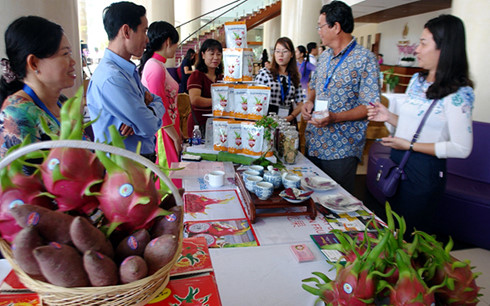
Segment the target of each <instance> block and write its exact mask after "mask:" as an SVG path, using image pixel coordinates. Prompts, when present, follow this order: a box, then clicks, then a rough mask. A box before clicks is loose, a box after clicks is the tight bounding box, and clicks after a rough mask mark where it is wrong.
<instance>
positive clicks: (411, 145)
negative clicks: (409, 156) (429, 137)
mask: <svg viewBox="0 0 490 306" xmlns="http://www.w3.org/2000/svg"><path fill="white" fill-rule="evenodd" d="M409 151H410V152H413V142H411V143H410V149H409Z"/></svg>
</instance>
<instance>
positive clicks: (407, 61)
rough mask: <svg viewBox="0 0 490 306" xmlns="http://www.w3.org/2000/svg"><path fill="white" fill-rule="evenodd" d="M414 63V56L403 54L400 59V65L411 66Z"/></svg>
mask: <svg viewBox="0 0 490 306" xmlns="http://www.w3.org/2000/svg"><path fill="white" fill-rule="evenodd" d="M414 63H415V57H411V56H405V57H402V58H401V59H400V66H405V67H411V66H413V64H414Z"/></svg>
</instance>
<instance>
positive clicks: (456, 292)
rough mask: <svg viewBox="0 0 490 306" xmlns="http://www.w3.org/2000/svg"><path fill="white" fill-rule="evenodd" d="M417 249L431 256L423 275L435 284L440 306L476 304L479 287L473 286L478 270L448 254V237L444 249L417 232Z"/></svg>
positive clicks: (467, 262)
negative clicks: (418, 247)
mask: <svg viewBox="0 0 490 306" xmlns="http://www.w3.org/2000/svg"><path fill="white" fill-rule="evenodd" d="M415 235H416V236H419V239H420V241H421V243H420V248H421V249H422V250H423V251H424V252H425V253H426V254H427V255H428V256H432V259H431V260H430V261H428V263H427V265H426V266H427V267H426V268H427V271H428V272H427V278H428V282H429V283H430V284H431V285H439V286H440V288H438V289H437V290H436V292H435V294H436V298H437V300H438V301H440V302H441V303H444V305H476V304H477V303H478V301H479V299H478V297H479V294H478V292H479V290H480V288H479V287H478V286H477V285H476V281H475V279H476V277H477V276H478V275H479V273H473V272H472V271H471V266H470V263H469V261H459V260H457V259H456V258H454V257H453V256H451V255H450V253H449V252H450V251H451V249H452V247H453V241H452V239H450V240H449V242H448V244H447V245H446V247H445V248H443V247H442V244H441V243H439V242H438V241H436V239H435V238H434V237H432V236H430V235H428V234H427V233H424V232H420V231H417V232H415Z"/></svg>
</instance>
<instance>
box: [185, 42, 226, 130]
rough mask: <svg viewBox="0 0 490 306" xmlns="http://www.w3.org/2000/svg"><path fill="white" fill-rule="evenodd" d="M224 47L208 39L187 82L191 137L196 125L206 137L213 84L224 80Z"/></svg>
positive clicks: (188, 126) (188, 128) (188, 125)
mask: <svg viewBox="0 0 490 306" xmlns="http://www.w3.org/2000/svg"><path fill="white" fill-rule="evenodd" d="M222 58H223V47H222V45H221V43H220V42H219V41H217V40H215V39H206V40H205V41H204V42H203V44H202V46H201V49H200V50H199V55H198V58H197V64H196V70H195V71H194V72H192V74H191V76H190V77H189V80H188V81H187V89H188V90H189V97H190V100H191V109H192V115H191V116H190V117H189V121H188V122H187V130H188V131H189V135H188V136H189V137H192V131H193V129H194V125H199V127H200V130H201V133H202V135H203V137H204V136H205V135H204V133H205V125H206V119H207V118H206V117H205V116H203V115H205V114H210V113H211V107H212V104H213V102H212V100H211V84H213V83H216V82H218V81H219V80H221V79H222V78H223V75H222V74H223V62H222Z"/></svg>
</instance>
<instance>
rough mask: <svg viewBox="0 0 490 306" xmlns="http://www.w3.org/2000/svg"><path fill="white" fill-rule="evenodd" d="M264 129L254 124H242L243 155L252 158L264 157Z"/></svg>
mask: <svg viewBox="0 0 490 306" xmlns="http://www.w3.org/2000/svg"><path fill="white" fill-rule="evenodd" d="M263 136H264V127H262V126H255V123H254V122H242V144H243V153H244V154H247V155H251V156H261V155H262V142H263Z"/></svg>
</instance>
